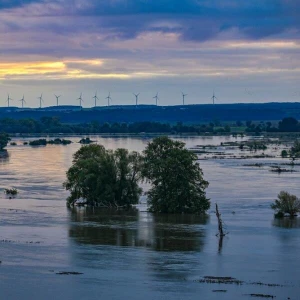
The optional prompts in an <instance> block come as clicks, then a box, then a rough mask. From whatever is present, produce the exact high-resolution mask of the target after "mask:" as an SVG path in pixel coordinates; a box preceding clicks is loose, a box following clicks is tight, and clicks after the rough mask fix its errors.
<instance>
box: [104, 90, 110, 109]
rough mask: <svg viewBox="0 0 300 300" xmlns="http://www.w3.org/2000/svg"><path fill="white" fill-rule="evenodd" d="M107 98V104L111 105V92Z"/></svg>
mask: <svg viewBox="0 0 300 300" xmlns="http://www.w3.org/2000/svg"><path fill="white" fill-rule="evenodd" d="M105 99H107V106H109V105H110V100H111V96H110V92H109V93H108V96H107V97H106V98H105Z"/></svg>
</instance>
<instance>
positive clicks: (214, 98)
mask: <svg viewBox="0 0 300 300" xmlns="http://www.w3.org/2000/svg"><path fill="white" fill-rule="evenodd" d="M211 99H212V101H213V104H215V100H217V99H218V98H217V97H216V96H215V91H213V96H212V97H211Z"/></svg>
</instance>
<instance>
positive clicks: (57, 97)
mask: <svg viewBox="0 0 300 300" xmlns="http://www.w3.org/2000/svg"><path fill="white" fill-rule="evenodd" d="M54 96H55V98H56V106H58V99H59V98H60V97H61V95H59V96H56V95H55V94H54Z"/></svg>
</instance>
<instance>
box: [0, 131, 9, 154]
mask: <svg viewBox="0 0 300 300" xmlns="http://www.w3.org/2000/svg"><path fill="white" fill-rule="evenodd" d="M9 141H10V137H9V136H8V134H7V133H3V132H2V133H0V151H2V150H3V149H4V148H5V147H6V146H7V144H8V142H9Z"/></svg>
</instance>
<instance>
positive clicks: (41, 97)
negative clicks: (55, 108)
mask: <svg viewBox="0 0 300 300" xmlns="http://www.w3.org/2000/svg"><path fill="white" fill-rule="evenodd" d="M38 99H40V108H42V102H44V100H43V94H41V96H40V97H38Z"/></svg>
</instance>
